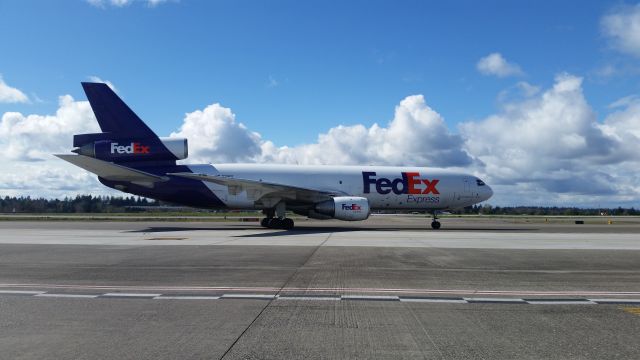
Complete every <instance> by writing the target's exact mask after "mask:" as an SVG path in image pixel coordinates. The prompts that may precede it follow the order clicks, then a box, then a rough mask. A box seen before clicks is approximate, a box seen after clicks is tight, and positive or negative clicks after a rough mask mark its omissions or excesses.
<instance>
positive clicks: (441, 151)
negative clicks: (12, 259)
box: [0, 74, 640, 207]
mask: <svg viewBox="0 0 640 360" xmlns="http://www.w3.org/2000/svg"><path fill="white" fill-rule="evenodd" d="M514 88H515V89H518V90H520V91H521V92H522V96H520V97H517V98H513V99H510V100H507V101H505V102H503V103H502V104H501V110H500V111H499V112H498V113H496V114H494V115H491V116H488V117H487V118H485V119H482V120H479V121H470V122H466V123H463V124H461V125H460V129H459V130H460V134H455V133H452V132H451V131H450V130H449V129H448V128H447V126H446V123H445V122H444V119H443V118H442V116H441V115H440V114H438V113H437V112H436V111H434V110H433V109H431V108H430V107H429V106H428V105H427V103H426V101H425V99H424V97H423V96H422V95H413V96H408V97H406V98H405V99H403V100H402V101H400V103H399V104H398V105H397V106H396V109H395V114H394V116H393V118H392V119H391V120H390V122H389V123H388V124H385V125H378V124H374V125H372V126H369V127H367V126H364V125H361V124H355V125H348V126H347V125H342V126H337V127H334V128H331V129H329V130H328V131H327V132H325V133H323V134H320V135H319V136H318V139H317V141H315V142H313V143H310V144H304V145H300V146H295V147H287V146H276V144H274V143H273V142H271V141H268V140H267V139H263V138H262V137H261V136H260V134H258V133H256V132H254V131H252V130H251V129H248V128H247V127H246V126H245V125H243V124H242V123H241V122H239V121H238V120H237V119H236V115H235V114H234V113H233V112H232V111H231V109H229V108H225V107H223V106H221V105H220V104H213V105H209V106H207V107H205V108H204V109H202V110H196V111H193V112H191V113H188V114H186V115H185V118H184V121H183V124H182V125H181V126H180V128H179V129H178V130H177V131H175V132H173V133H172V134H171V136H174V137H186V138H188V139H189V152H190V156H189V159H188V161H186V162H187V163H198V162H201V163H202V162H205V163H206V162H213V163H216V162H263V163H291V164H378V165H419V166H430V167H457V168H465V169H466V170H467V171H470V172H474V173H475V174H477V175H479V176H482V177H483V178H485V179H486V180H487V181H488V182H489V184H491V185H492V186H493V187H494V188H495V190H496V195H495V198H494V199H492V200H491V202H492V203H493V204H499V205H513V204H522V205H541V206H547V205H572V206H573V205H585V206H599V205H602V206H618V205H622V206H636V207H637V206H638V201H639V199H640V174H638V172H637V169H638V167H639V166H640V152H638V151H637V149H638V148H640V100H638V97H636V96H633V95H632V96H628V97H625V98H622V99H620V100H618V101H616V102H614V104H612V107H611V109H612V111H613V112H612V113H611V114H610V115H608V116H607V117H605V118H604V119H603V120H602V121H598V119H597V117H596V114H595V112H594V111H593V110H592V109H591V107H590V105H589V104H588V102H587V100H586V99H585V97H584V95H583V92H582V79H581V78H579V77H576V76H572V75H568V74H561V75H559V76H557V78H556V80H555V83H554V85H553V86H552V87H551V88H548V89H541V88H539V87H537V86H533V85H530V84H527V83H519V84H517V85H515V86H514ZM95 131H98V126H97V124H96V121H95V118H94V115H93V113H92V111H91V109H90V106H89V104H88V102H86V101H75V100H73V99H72V98H71V97H70V96H68V95H66V96H62V97H60V103H59V109H58V110H57V111H56V113H55V114H54V115H35V114H31V115H22V114H20V113H14V112H7V113H4V114H3V115H2V121H1V122H0V146H2V147H3V149H5V151H3V152H2V153H0V161H2V163H3V165H4V170H5V171H4V172H3V173H2V174H0V195H13V194H22V195H31V196H63V195H69V196H72V195H74V194H75V193H88V192H90V193H93V194H101V193H105V194H106V193H113V192H112V191H111V190H109V189H107V188H106V187H104V186H102V185H100V184H99V183H98V182H97V181H96V178H95V176H94V175H90V174H88V173H86V172H85V171H84V170H81V169H78V168H75V167H74V166H72V165H69V164H67V163H65V162H64V161H61V160H59V159H55V158H53V157H52V156H51V155H50V154H51V153H56V152H68V150H69V149H70V147H71V143H72V135H73V134H77V133H88V132H95ZM36 160H46V161H36Z"/></svg>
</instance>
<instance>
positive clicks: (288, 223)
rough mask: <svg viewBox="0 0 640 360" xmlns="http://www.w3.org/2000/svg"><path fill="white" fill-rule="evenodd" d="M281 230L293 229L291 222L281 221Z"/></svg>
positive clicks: (288, 220)
mask: <svg viewBox="0 0 640 360" xmlns="http://www.w3.org/2000/svg"><path fill="white" fill-rule="evenodd" d="M282 228H283V229H285V230H291V229H293V220H291V219H289V218H286V219H282Z"/></svg>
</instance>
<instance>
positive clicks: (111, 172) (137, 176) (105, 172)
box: [55, 154, 168, 186]
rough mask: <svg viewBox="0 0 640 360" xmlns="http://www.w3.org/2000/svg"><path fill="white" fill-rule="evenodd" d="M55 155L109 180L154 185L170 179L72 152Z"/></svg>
mask: <svg viewBox="0 0 640 360" xmlns="http://www.w3.org/2000/svg"><path fill="white" fill-rule="evenodd" d="M55 156H57V157H59V158H60V159H62V160H64V161H68V162H70V163H72V164H73V165H76V166H78V167H81V168H83V169H85V170H87V171H90V172H92V173H94V174H96V175H98V176H100V177H102V178H105V179H107V180H113V181H130V182H132V183H134V184H138V185H143V186H153V183H155V182H159V181H167V180H168V178H167V177H166V176H158V175H154V174H150V173H148V172H144V171H140V170H136V169H132V168H128V167H126V166H122V165H118V164H114V163H112V162H108V161H103V160H98V159H95V158H92V157H89V156H84V155H70V154H55Z"/></svg>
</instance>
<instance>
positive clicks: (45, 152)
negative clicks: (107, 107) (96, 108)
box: [0, 95, 99, 161]
mask: <svg viewBox="0 0 640 360" xmlns="http://www.w3.org/2000/svg"><path fill="white" fill-rule="evenodd" d="M97 131H99V128H98V125H97V122H96V120H95V117H94V115H93V112H92V111H91V107H90V106H89V102H88V101H74V100H73V98H72V97H71V96H70V95H65V96H61V97H60V99H59V108H58V110H57V111H56V114H55V115H27V116H25V115H23V114H21V113H18V112H6V113H4V114H3V115H2V120H1V121H0V146H2V149H3V151H2V153H1V155H0V158H2V159H5V160H18V161H38V160H48V159H51V153H53V152H59V151H65V152H66V151H67V150H68V149H69V147H70V146H71V144H72V140H73V134H78V133H89V132H97Z"/></svg>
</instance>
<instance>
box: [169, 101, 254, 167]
mask: <svg viewBox="0 0 640 360" xmlns="http://www.w3.org/2000/svg"><path fill="white" fill-rule="evenodd" d="M170 136H171V137H185V138H187V139H189V140H188V141H189V153H190V155H189V159H190V160H197V161H205V162H209V161H212V162H237V161H250V160H251V159H253V158H255V157H256V156H259V154H260V143H261V139H260V135H259V134H258V133H255V132H252V131H249V129H247V127H246V126H244V124H242V123H238V122H236V116H235V114H233V113H232V112H231V109H229V108H225V107H222V106H220V104H213V105H209V106H207V107H206V108H204V110H196V111H194V112H191V113H188V114H186V115H185V118H184V123H183V124H182V126H181V127H180V129H179V130H178V131H177V132H173V133H171V135H170Z"/></svg>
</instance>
